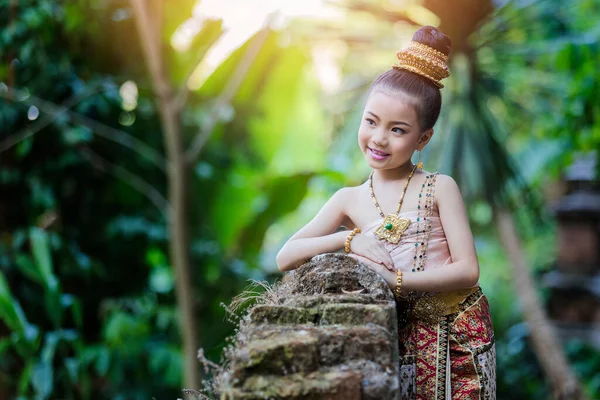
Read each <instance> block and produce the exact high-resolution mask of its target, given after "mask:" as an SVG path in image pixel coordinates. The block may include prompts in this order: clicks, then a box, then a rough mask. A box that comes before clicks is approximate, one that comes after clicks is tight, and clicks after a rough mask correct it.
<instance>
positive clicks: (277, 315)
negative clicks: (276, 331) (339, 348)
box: [249, 303, 396, 331]
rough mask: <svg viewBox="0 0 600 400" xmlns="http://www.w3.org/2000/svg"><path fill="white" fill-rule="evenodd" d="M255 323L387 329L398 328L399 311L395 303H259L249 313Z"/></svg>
mask: <svg viewBox="0 0 600 400" xmlns="http://www.w3.org/2000/svg"><path fill="white" fill-rule="evenodd" d="M249 319H250V322H251V323H253V324H277V325H285V324H312V325H334V324H344V325H367V324H374V325H379V326H381V327H383V328H385V329H387V330H388V331H392V330H394V329H395V324H396V310H395V308H394V306H393V305H392V304H352V303H346V304H339V303H332V304H321V305H319V306H317V307H311V308H302V307H292V306H281V305H259V306H256V307H253V308H252V310H251V311H250V313H249Z"/></svg>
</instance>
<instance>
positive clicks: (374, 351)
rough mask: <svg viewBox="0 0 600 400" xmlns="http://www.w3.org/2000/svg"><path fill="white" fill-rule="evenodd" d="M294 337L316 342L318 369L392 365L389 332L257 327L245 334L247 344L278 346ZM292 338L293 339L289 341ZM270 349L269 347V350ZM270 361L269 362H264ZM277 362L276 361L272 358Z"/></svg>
mask: <svg viewBox="0 0 600 400" xmlns="http://www.w3.org/2000/svg"><path fill="white" fill-rule="evenodd" d="M297 336H300V338H301V339H302V340H304V341H306V340H307V339H308V338H312V339H311V345H312V343H313V340H314V341H316V347H317V350H318V363H319V366H333V365H336V364H341V363H344V362H348V361H352V360H361V359H369V360H373V361H376V362H379V363H381V364H382V365H395V360H394V359H393V357H392V355H393V354H394V349H395V346H396V344H395V343H392V341H393V340H395V338H392V337H391V335H390V334H389V332H387V331H385V330H384V329H383V328H382V327H380V326H377V325H371V326H360V325H359V326H336V325H325V326H315V325H303V326H294V327H291V326H289V325H268V326H264V325H263V326H260V327H256V328H254V329H252V330H250V331H248V332H247V338H248V340H249V343H253V342H254V341H259V342H261V343H275V342H279V343H281V338H282V337H284V338H285V337H290V341H291V343H293V344H296V343H297V342H298V340H297V339H295V338H296V337H297ZM292 338H293V339H292ZM269 348H270V347H269ZM265 358H266V359H268V360H271V358H267V357H265ZM275 360H278V358H275Z"/></svg>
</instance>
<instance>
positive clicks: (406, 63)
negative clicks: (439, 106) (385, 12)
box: [393, 40, 450, 88]
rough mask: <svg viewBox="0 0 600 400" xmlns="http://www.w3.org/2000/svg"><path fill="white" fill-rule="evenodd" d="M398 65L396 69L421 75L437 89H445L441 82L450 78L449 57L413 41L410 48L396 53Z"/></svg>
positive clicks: (395, 65)
mask: <svg viewBox="0 0 600 400" xmlns="http://www.w3.org/2000/svg"><path fill="white" fill-rule="evenodd" d="M396 56H397V57H398V61H399V62H398V64H394V65H393V67H394V68H395V69H405V70H407V71H410V72H414V73H415V74H418V75H421V76H422V77H425V78H427V79H429V80H430V81H432V82H433V83H434V84H435V85H436V86H437V87H439V88H443V87H444V85H442V84H441V83H440V81H441V80H442V79H444V78H447V77H449V76H450V71H449V70H448V64H447V62H448V56H447V55H445V54H444V53H442V52H441V51H438V50H436V49H434V48H433V47H429V46H427V45H425V44H423V43H419V42H415V41H414V40H413V41H411V42H410V43H409V45H408V47H406V48H404V49H402V50H400V51H399V52H397V53H396Z"/></svg>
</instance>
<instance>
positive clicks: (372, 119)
mask: <svg viewBox="0 0 600 400" xmlns="http://www.w3.org/2000/svg"><path fill="white" fill-rule="evenodd" d="M412 104H413V103H412V102H411V101H410V99H409V98H408V97H407V96H405V95H404V94H402V93H389V92H384V91H381V90H375V91H373V92H371V94H370V95H369V98H368V99H367V103H366V104H365V110H364V112H363V116H362V121H361V124H360V127H359V129H358V145H359V146H360V149H361V150H362V152H363V154H364V156H365V158H366V160H367V163H368V164H369V166H370V167H371V168H373V169H393V168H397V167H400V166H402V165H405V164H406V163H407V162H409V161H410V158H411V156H412V154H413V153H414V151H415V150H417V149H418V150H422V149H423V147H425V145H426V144H427V142H428V141H429V138H430V137H431V134H433V130H431V129H430V130H429V131H427V132H424V133H423V134H421V129H420V126H419V118H418V115H417V112H416V111H415V109H414V107H413V105H412ZM430 131H431V132H430Z"/></svg>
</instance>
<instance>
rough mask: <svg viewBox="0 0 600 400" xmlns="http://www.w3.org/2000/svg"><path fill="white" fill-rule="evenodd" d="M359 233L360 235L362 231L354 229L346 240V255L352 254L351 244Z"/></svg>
mask: <svg viewBox="0 0 600 400" xmlns="http://www.w3.org/2000/svg"><path fill="white" fill-rule="evenodd" d="M357 233H360V229H359V228H354V229H353V230H352V232H350V234H349V235H348V237H347V238H346V243H344V250H346V253H350V242H351V241H352V238H353V237H354V235H356V234H357Z"/></svg>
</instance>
